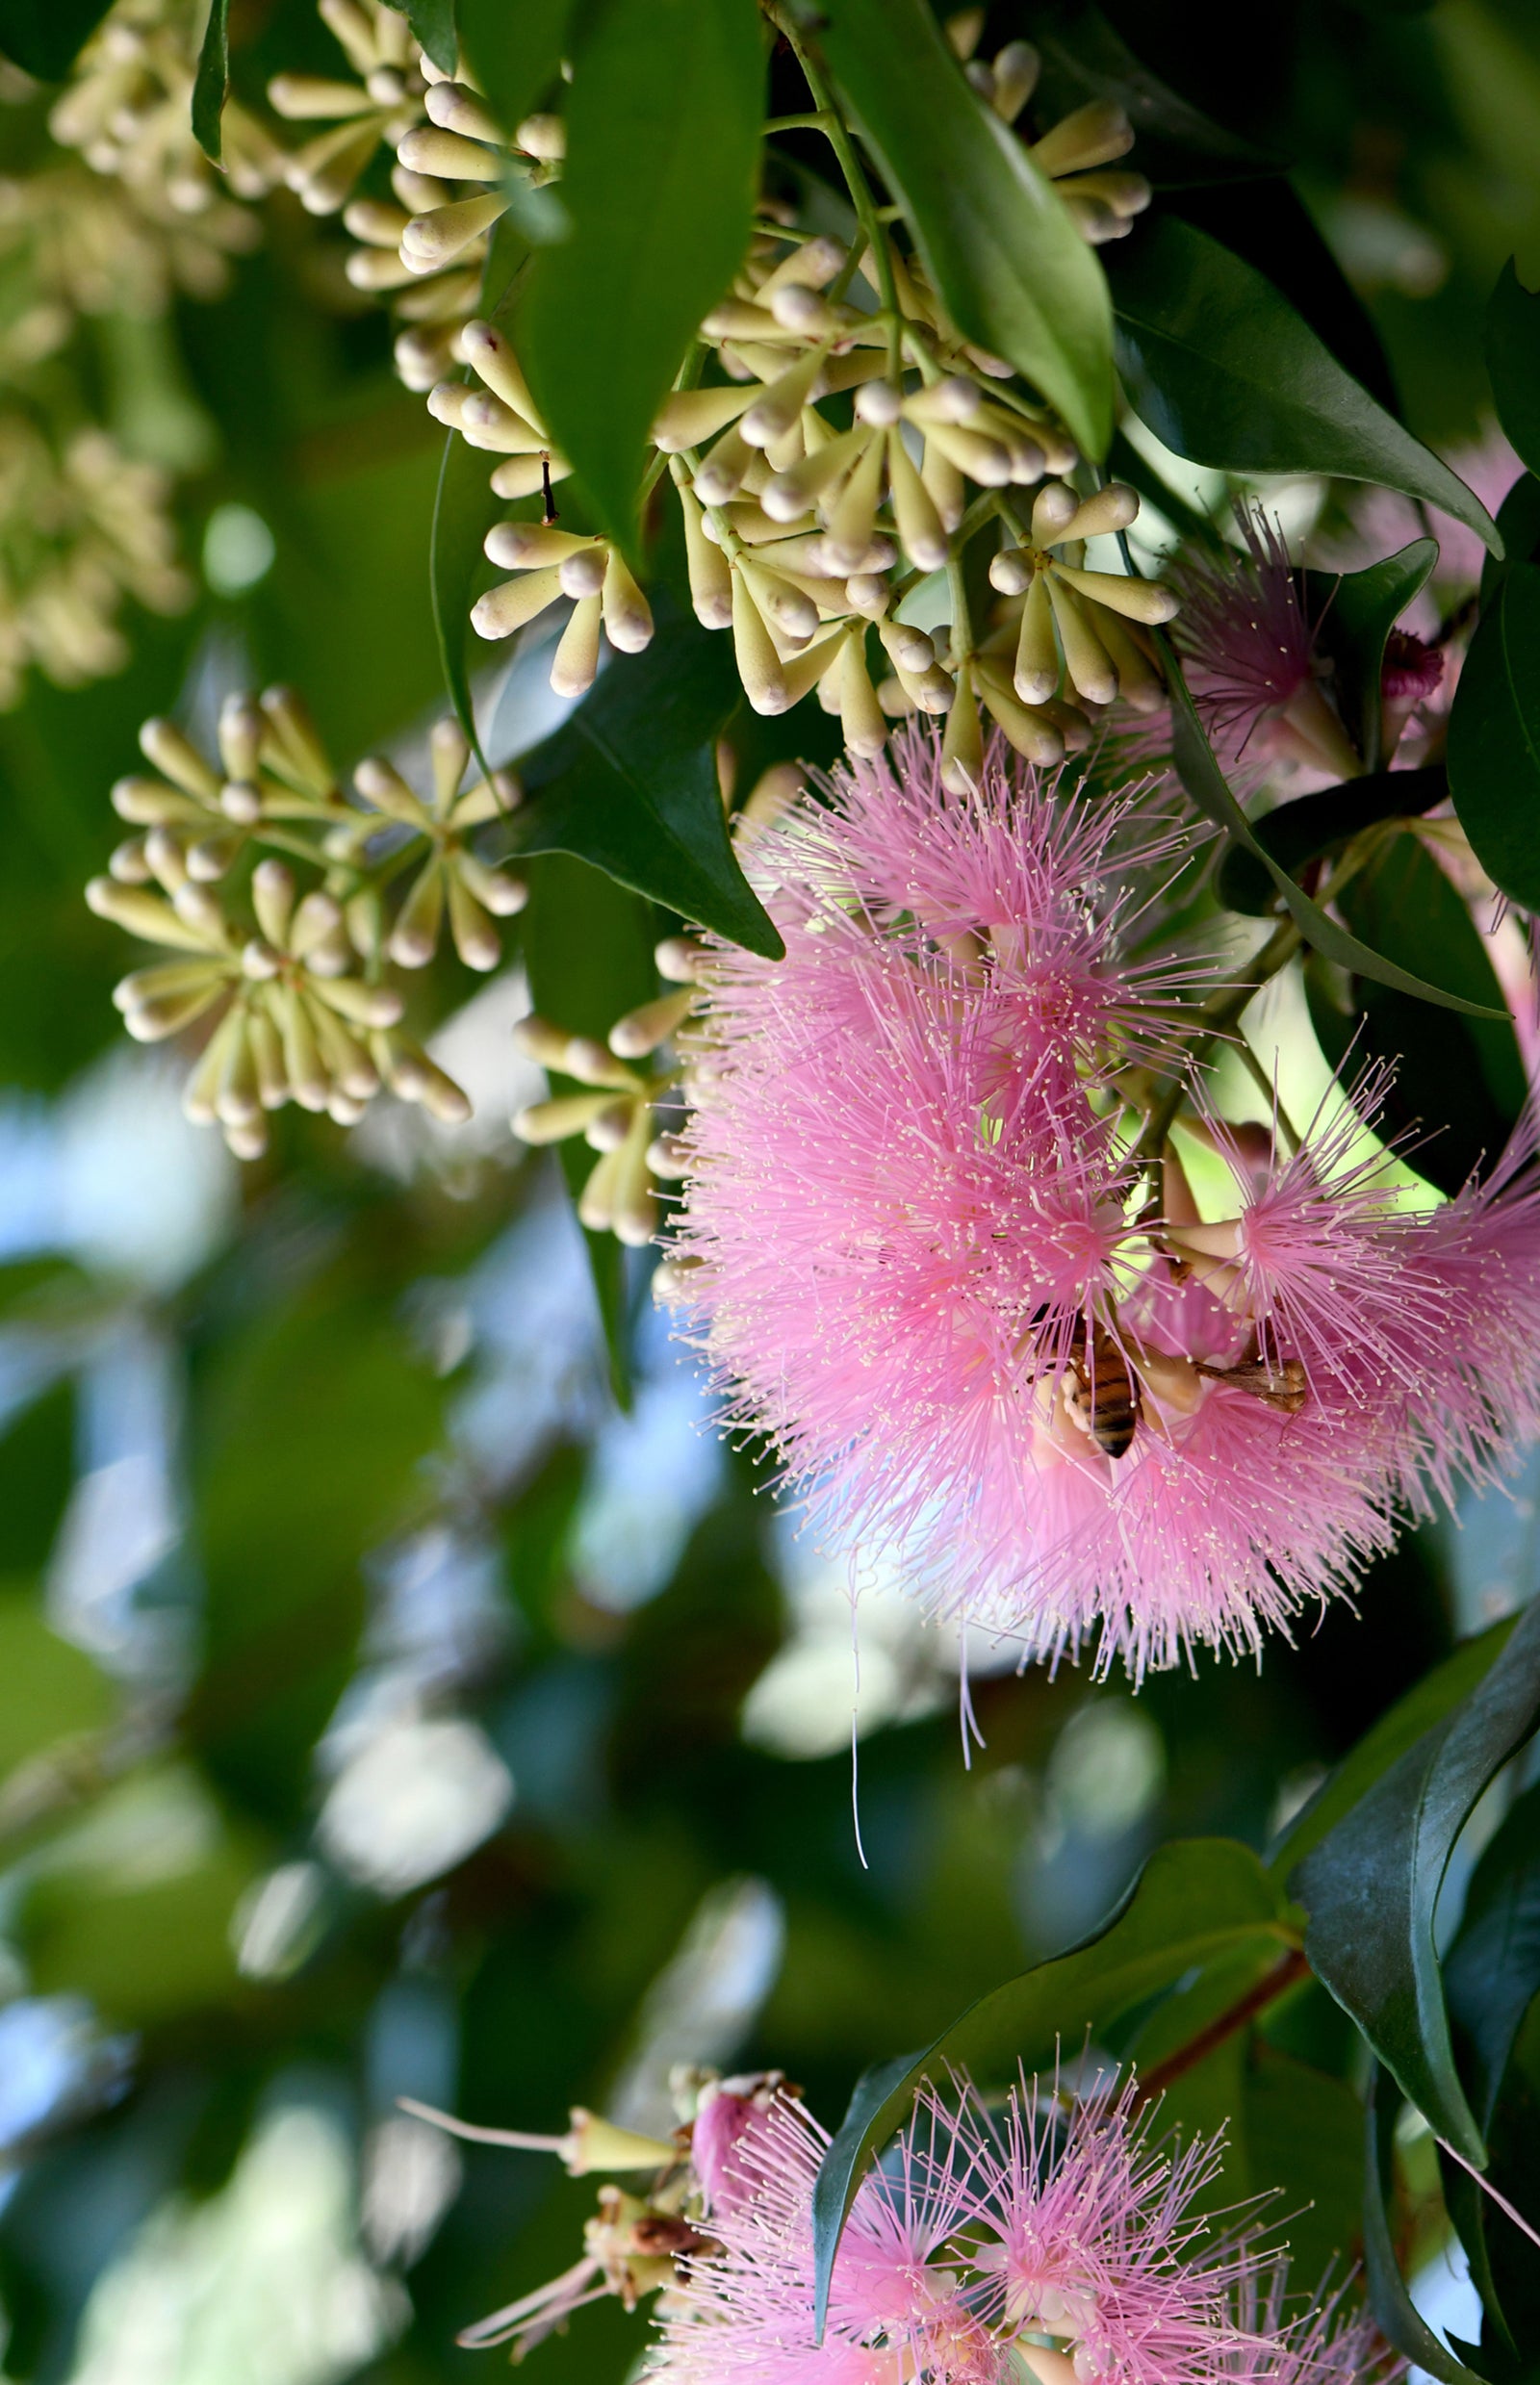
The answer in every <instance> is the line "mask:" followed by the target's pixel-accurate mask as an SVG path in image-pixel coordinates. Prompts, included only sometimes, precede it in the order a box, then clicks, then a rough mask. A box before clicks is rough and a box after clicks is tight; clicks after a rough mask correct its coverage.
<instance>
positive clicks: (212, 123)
mask: <svg viewBox="0 0 1540 2385" xmlns="http://www.w3.org/2000/svg"><path fill="white" fill-rule="evenodd" d="M229 89H230V0H210V6H209V21H208V23H207V24H206V25H205V27H204V28H203V46H202V48H201V49H200V50H199V51H198V64H197V72H196V74H195V75H194V76H193V78H192V137H193V139H194V140H195V141H196V142H197V144H198V147H199V148H200V149H201V150H202V151H203V154H204V156H205V157H209V158H212V159H213V160H214V163H215V165H216V166H218V163H219V160H220V156H221V153H222V142H221V139H220V130H219V127H220V119H221V118H222V116H223V115H224V102H225V96H226V94H227V92H228V91H229Z"/></svg>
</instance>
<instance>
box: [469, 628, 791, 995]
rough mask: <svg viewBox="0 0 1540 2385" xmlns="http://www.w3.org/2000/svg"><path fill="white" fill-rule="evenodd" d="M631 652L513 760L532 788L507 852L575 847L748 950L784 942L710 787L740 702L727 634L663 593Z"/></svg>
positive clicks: (767, 949)
mask: <svg viewBox="0 0 1540 2385" xmlns="http://www.w3.org/2000/svg"><path fill="white" fill-rule="evenodd" d="M656 620H657V628H656V633H655V636H654V639H653V642H652V644H651V646H649V647H648V649H647V651H646V652H645V654H639V655H635V656H632V655H629V654H628V655H621V656H619V657H618V658H617V659H616V660H615V661H613V662H612V663H611V664H610V666H609V668H608V669H607V670H606V671H604V672H603V674H602V675H601V677H600V680H599V682H598V684H597V685H596V687H595V688H594V691H593V693H592V695H591V696H590V697H589V698H588V700H587V702H586V703H585V704H584V705H582V707H581V708H580V710H578V712H576V713H575V714H574V715H573V718H572V719H571V720H570V721H569V722H567V723H566V724H565V725H564V726H563V727H562V728H561V729H559V730H558V731H556V733H555V735H554V736H552V737H549V738H548V739H547V740H546V742H545V744H544V745H541V746H537V747H536V748H535V751H534V752H533V754H531V755H529V756H528V757H526V760H525V761H524V762H523V763H522V764H521V766H520V775H521V777H522V778H523V780H524V783H525V785H526V788H527V789H528V790H529V800H528V801H527V802H526V803H525V804H523V805H522V806H521V807H520V808H519V810H518V811H517V812H515V813H514V815H513V817H512V819H511V820H510V822H509V830H508V833H509V847H508V849H509V850H510V851H511V852H514V853H521V854H530V853H574V854H577V855H578V856H579V857H580V858H581V859H584V860H586V861H593V862H595V863H597V865H598V866H599V868H601V869H603V870H607V871H608V873H609V875H610V876H611V877H612V878H618V879H619V880H620V881H621V883H622V884H623V885H628V886H631V887H634V888H635V890H636V891H637V893H639V894H647V895H651V896H652V897H653V899H654V900H655V902H659V903H662V904H665V905H666V906H667V907H668V909H669V910H676V911H679V912H680V914H681V916H682V917H684V918H686V919H690V920H693V921H694V922H695V923H696V924H697V925H698V926H700V927H705V928H712V929H714V930H715V931H716V933H717V934H718V935H720V936H730V937H731V938H732V941H733V942H734V943H738V944H744V945H746V946H747V947H748V949H749V950H750V951H751V952H757V953H762V954H763V955H764V956H765V957H766V958H767V959H769V960H772V961H775V960H779V959H780V957H781V954H782V951H783V945H782V942H781V938H780V936H778V935H777V934H776V931H775V929H774V927H773V926H772V925H771V922H770V919H769V917H768V915H767V913H766V912H765V910H764V908H763V906H762V904H761V903H760V902H759V899H758V897H757V895H756V894H755V892H754V891H753V889H752V887H751V886H750V885H749V882H748V880H747V879H746V878H745V877H744V875H743V872H742V870H741V869H740V868H739V867H738V861H737V856H736V854H735V853H734V852H733V850H732V838H731V837H730V836H729V834H728V830H727V821H726V818H725V817H724V814H723V809H722V798H721V794H720V792H719V791H718V786H717V775H716V753H715V744H716V737H717V733H718V731H720V730H721V728H722V726H723V724H724V723H725V722H726V720H727V719H728V716H729V714H730V713H731V712H732V709H733V706H734V705H735V704H736V703H737V700H738V694H739V690H738V684H737V679H736V675H735V673H734V671H733V667H732V646H731V643H730V642H729V641H728V640H727V639H725V638H723V637H721V636H712V635H711V634H710V633H709V632H708V631H706V630H705V629H702V628H699V627H698V626H697V624H696V623H695V622H694V621H692V620H689V619H688V618H687V617H686V616H685V615H683V614H682V613H680V610H679V608H678V607H677V606H676V605H675V603H674V602H673V600H672V599H671V598H670V597H669V596H668V594H667V591H666V590H660V591H658V594H657V603H656Z"/></svg>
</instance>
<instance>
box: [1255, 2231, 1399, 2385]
mask: <svg viewBox="0 0 1540 2385" xmlns="http://www.w3.org/2000/svg"><path fill="white" fill-rule="evenodd" d="M1290 2285H1291V2280H1290V2276H1289V2265H1288V2263H1287V2262H1286V2261H1284V2260H1282V2259H1277V2258H1274V2259H1272V2260H1270V2261H1269V2262H1266V2263H1264V2264H1263V2265H1262V2266H1260V2267H1259V2268H1257V2269H1256V2270H1253V2271H1252V2272H1251V2273H1250V2274H1249V2275H1247V2276H1246V2277H1245V2278H1243V2279H1242V2280H1241V2282H1240V2284H1239V2285H1238V2287H1237V2290H1236V2295H1235V2306H1234V2307H1235V2318H1236V2321H1237V2324H1236V2327H1235V2331H1234V2335H1233V2337H1232V2340H1231V2342H1230V2344H1229V2346H1228V2347H1227V2348H1226V2350H1225V2352H1224V2354H1223V2356H1222V2358H1221V2359H1220V2361H1219V2372H1218V2373H1219V2377H1220V2378H1221V2379H1222V2380H1223V2381H1224V2385H1396V2380H1397V2379H1398V2378H1399V2377H1402V2376H1404V2375H1405V2373H1406V2362H1405V2361H1404V2360H1403V2359H1402V2358H1401V2356H1400V2354H1399V2352H1397V2351H1395V2350H1394V2349H1393V2348H1392V2347H1391V2346H1390V2345H1389V2344H1387V2343H1386V2341H1385V2339H1384V2337H1383V2336H1382V2335H1381V2334H1380V2332H1379V2330H1378V2328H1377V2327H1376V2326H1375V2325H1374V2322H1373V2320H1372V2319H1371V2317H1370V2315H1369V2313H1368V2311H1367V2310H1366V2309H1364V2307H1363V2305H1362V2304H1357V2305H1354V2304H1352V2303H1350V2302H1349V2300H1348V2298H1347V2289H1346V2287H1344V2286H1338V2287H1337V2288H1336V2289H1335V2290H1332V2289H1331V2287H1330V2286H1329V2284H1328V2283H1327V2282H1326V2281H1325V2280H1322V2285H1321V2287H1320V2289H1319V2290H1318V2292H1317V2293H1316V2295H1315V2296H1314V2298H1313V2300H1312V2302H1311V2304H1310V2305H1309V2307H1308V2308H1307V2309H1306V2310H1305V2311H1304V2312H1303V2313H1300V2314H1298V2315H1296V2317H1294V2318H1292V2319H1290V2318H1286V2317H1285V2311H1286V2308H1287V2305H1288V2303H1289V2299H1290ZM1297 2296H1298V2288H1297V2284H1296V2286H1295V2300H1296V2302H1297Z"/></svg>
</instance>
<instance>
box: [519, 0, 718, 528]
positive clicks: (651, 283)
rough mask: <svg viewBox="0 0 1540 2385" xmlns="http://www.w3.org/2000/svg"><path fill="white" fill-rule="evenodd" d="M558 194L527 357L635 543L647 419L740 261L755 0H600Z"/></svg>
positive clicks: (534, 287)
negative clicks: (562, 211)
mask: <svg viewBox="0 0 1540 2385" xmlns="http://www.w3.org/2000/svg"><path fill="white" fill-rule="evenodd" d="M576 69H577V70H576V73H575V76H574V80H573V87H572V97H571V100H570V102H569V104H568V107H567V111H566V117H567V163H566V167H565V169H564V171H563V175H562V182H561V196H562V203H563V205H564V206H565V208H566V210H567V212H568V215H569V216H570V218H571V220H572V232H571V237H570V238H569V239H568V240H566V241H564V242H562V243H561V244H559V245H558V246H555V247H552V248H546V249H543V250H542V251H541V253H540V255H539V256H538V257H537V259H536V261H535V264H534V268H533V269H532V271H531V274H530V277H529V289H528V293H527V295H526V299H525V301H524V304H523V306H522V308H521V311H520V317H519V353H520V357H521V360H522V362H523V364H524V367H525V370H526V372H527V373H528V376H529V382H530V386H531V388H532V389H533V391H534V393H535V397H537V399H538V400H539V403H540V406H541V408H542V411H543V412H544V414H545V417H546V420H547V422H548V423H549V424H550V427H551V434H552V438H553V439H554V440H555V441H556V443H557V445H558V446H559V447H560V448H561V449H562V451H563V453H564V454H565V455H566V456H567V457H568V458H569V459H570V461H571V463H572V466H573V470H574V471H575V472H576V473H577V474H578V478H579V479H580V480H581V482H582V484H583V486H584V488H585V489H586V491H587V493H588V496H589V498H590V500H591V501H592V503H593V506H594V509H595V512H596V514H597V516H598V518H599V522H600V526H602V527H603V529H605V530H606V531H607V532H608V533H609V535H610V536H611V537H612V538H614V539H616V540H618V541H619V543H620V544H621V546H622V547H623V548H625V549H626V550H627V551H628V552H629V553H632V554H634V552H635V550H636V544H637V512H636V499H637V488H638V484H639V481H640V478H641V471H642V459H643V454H644V451H645V449H646V446H647V439H648V433H649V431H650V430H651V428H652V423H653V420H654V417H655V414H656V412H657V409H658V406H659V404H660V403H661V401H662V399H663V398H664V397H666V396H667V394H668V391H669V389H670V387H671V385H672V383H673V380H674V377H675V374H676V373H677V372H678V371H679V367H680V359H681V358H682V357H683V356H684V354H685V352H686V350H687V349H688V347H689V345H690V342H691V341H692V339H693V338H694V336H695V332H696V329H697V326H698V325H699V323H700V321H701V318H702V317H703V316H704V315H706V313H708V312H709V310H710V308H711V307H712V306H713V305H714V304H715V302H716V300H717V299H718V298H719V297H720V296H721V295H722V293H723V291H724V290H725V289H726V288H727V287H728V284H729V283H730V282H731V281H732V276H733V274H734V273H735V272H736V271H737V269H738V268H739V266H740V265H741V264H742V262H743V257H744V253H745V251H746V249H747V248H748V245H749V237H750V231H751V228H752V225H753V219H754V200H755V195H756V192H757V179H758V170H759V142H760V133H759V127H760V123H761V121H762V115H763V104H764V79H765V66H764V49H763V44H762V40H761V37H760V18H759V13H758V10H757V8H756V7H755V5H754V0H603V5H602V6H601V7H600V8H599V9H598V10H597V11H596V13H595V14H594V16H593V17H592V19H591V20H589V22H588V24H587V27H586V30H585V34H584V38H583V41H582V45H581V49H580V51H579V53H578V59H577V61H576Z"/></svg>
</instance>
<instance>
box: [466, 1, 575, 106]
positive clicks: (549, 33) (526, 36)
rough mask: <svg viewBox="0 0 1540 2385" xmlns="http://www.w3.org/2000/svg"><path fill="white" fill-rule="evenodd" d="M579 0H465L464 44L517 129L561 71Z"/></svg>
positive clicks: (483, 85) (493, 97) (473, 67)
mask: <svg viewBox="0 0 1540 2385" xmlns="http://www.w3.org/2000/svg"><path fill="white" fill-rule="evenodd" d="M572 13H573V0H517V5H514V0H459V6H458V11H457V14H458V18H459V30H460V47H461V48H462V49H463V50H464V52H465V56H466V62H467V64H469V66H470V68H471V71H472V73H473V74H474V75H475V79H476V81H477V83H478V84H479V85H480V87H481V89H482V90H484V91H485V93H486V95H487V97H488V99H489V100H490V101H491V102H492V106H493V109H494V111H495V113H496V115H497V116H498V118H499V120H500V122H501V123H503V124H505V125H507V127H508V129H509V131H510V132H511V131H512V130H513V129H514V127H515V126H516V125H518V124H520V123H522V121H523V120H524V118H525V117H526V115H528V114H529V112H530V110H531V109H532V108H534V107H536V106H537V105H538V103H539V102H540V101H541V100H542V99H543V98H544V97H545V96H546V93H547V92H548V91H549V90H550V89H551V86H552V84H553V83H554V82H555V80H556V76H557V74H558V72H559V71H560V67H561V59H562V50H563V47H564V45H565V43H566V39H567V28H568V24H569V22H570V20H571V17H572Z"/></svg>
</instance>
